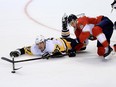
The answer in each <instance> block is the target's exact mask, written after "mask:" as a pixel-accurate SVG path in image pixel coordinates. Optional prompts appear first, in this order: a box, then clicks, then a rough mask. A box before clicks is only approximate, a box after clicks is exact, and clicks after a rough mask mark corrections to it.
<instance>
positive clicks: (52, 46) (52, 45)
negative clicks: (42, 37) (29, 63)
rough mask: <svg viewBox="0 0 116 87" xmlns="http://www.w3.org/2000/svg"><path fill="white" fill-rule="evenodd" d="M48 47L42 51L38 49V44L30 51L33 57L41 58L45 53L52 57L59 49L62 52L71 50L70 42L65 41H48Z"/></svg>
mask: <svg viewBox="0 0 116 87" xmlns="http://www.w3.org/2000/svg"><path fill="white" fill-rule="evenodd" d="M45 43H46V47H45V49H44V51H41V50H40V49H38V46H37V45H36V44H34V45H32V46H31V48H30V50H31V52H32V55H37V56H41V55H43V54H44V53H46V52H48V53H49V54H51V55H52V53H53V52H54V51H55V50H56V49H57V50H59V51H60V52H63V51H65V52H66V51H67V49H71V45H70V42H68V41H66V40H65V39H60V38H59V39H53V40H46V42H45Z"/></svg>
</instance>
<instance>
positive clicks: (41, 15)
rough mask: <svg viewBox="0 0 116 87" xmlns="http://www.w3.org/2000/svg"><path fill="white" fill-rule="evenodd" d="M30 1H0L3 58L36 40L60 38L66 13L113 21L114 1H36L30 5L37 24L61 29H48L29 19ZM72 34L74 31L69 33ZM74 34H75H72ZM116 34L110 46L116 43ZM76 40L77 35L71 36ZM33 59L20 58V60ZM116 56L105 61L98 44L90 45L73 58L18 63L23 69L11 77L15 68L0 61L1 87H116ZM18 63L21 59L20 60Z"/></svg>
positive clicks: (0, 36)
mask: <svg viewBox="0 0 116 87" xmlns="http://www.w3.org/2000/svg"><path fill="white" fill-rule="evenodd" d="M28 1H29V0H0V56H1V57H2V56H6V57H9V55H8V54H9V52H10V51H11V50H15V49H17V48H20V47H24V46H28V45H32V44H33V43H34V40H35V37H36V36H37V35H38V34H42V35H44V36H45V37H60V36H61V32H60V31H61V18H62V16H63V14H64V13H67V14H68V15H69V14H71V13H74V14H80V13H83V12H84V13H85V14H86V15H87V16H90V17H91V16H92V17H95V16H97V15H106V16H108V17H109V18H111V20H112V21H113V22H114V21H115V20H116V16H115V15H116V10H114V11H113V12H112V13H110V11H111V6H110V4H111V3H112V2H113V0H33V1H32V2H31V3H30V4H29V6H28V9H27V11H28V13H29V15H30V16H31V17H32V18H34V19H35V20H36V21H37V22H41V23H43V24H45V25H47V26H50V27H53V28H55V29H58V31H56V30H54V29H49V28H46V27H43V26H41V25H39V24H38V23H35V22H33V21H32V20H30V19H29V18H28V17H27V15H26V14H25V11H24V8H25V5H26V4H27V2H28ZM70 31H71V32H72V30H70ZM72 33H73V32H72ZM115 33H116V31H115V32H114V34H113V37H112V40H111V45H113V44H114V43H116V35H115ZM72 37H74V35H72ZM26 58H33V56H27V55H25V56H21V57H20V58H19V59H26ZM115 58H116V55H113V56H112V59H111V60H109V61H106V62H104V61H102V59H101V58H100V57H98V56H97V53H96V41H94V42H92V41H90V42H89V45H88V47H87V49H86V51H84V52H80V53H78V54H77V56H76V57H74V58H69V57H64V58H57V59H49V60H36V61H32V62H25V63H18V64H16V67H23V68H22V69H20V70H18V71H17V73H15V74H12V73H11V70H12V65H11V64H10V63H8V62H6V61H3V60H0V87H116V59H115ZM17 60H18V59H17Z"/></svg>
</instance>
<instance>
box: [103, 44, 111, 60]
mask: <svg viewBox="0 0 116 87" xmlns="http://www.w3.org/2000/svg"><path fill="white" fill-rule="evenodd" d="M112 51H113V49H112V48H111V47H110V46H108V48H107V52H106V53H105V54H104V59H109V58H110V57H111V55H112V54H111V52H112Z"/></svg>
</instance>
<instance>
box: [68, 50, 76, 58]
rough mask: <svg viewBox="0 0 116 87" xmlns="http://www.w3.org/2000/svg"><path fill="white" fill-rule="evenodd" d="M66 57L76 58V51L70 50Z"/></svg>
mask: <svg viewBox="0 0 116 87" xmlns="http://www.w3.org/2000/svg"><path fill="white" fill-rule="evenodd" d="M68 56H69V57H75V56H76V51H75V50H73V49H71V50H68Z"/></svg>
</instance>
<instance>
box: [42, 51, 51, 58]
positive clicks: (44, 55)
mask: <svg viewBox="0 0 116 87" xmlns="http://www.w3.org/2000/svg"><path fill="white" fill-rule="evenodd" d="M50 56H51V55H50V54H49V53H48V52H46V53H44V54H43V55H42V58H43V59H49V58H50Z"/></svg>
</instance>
